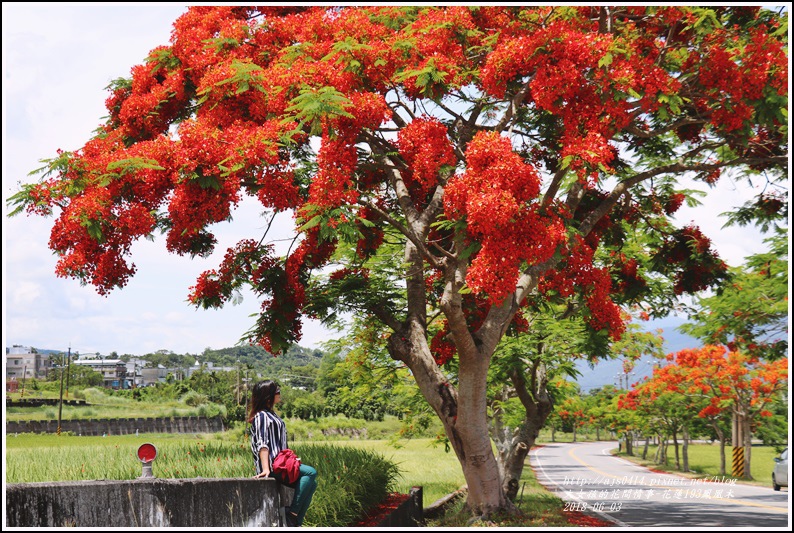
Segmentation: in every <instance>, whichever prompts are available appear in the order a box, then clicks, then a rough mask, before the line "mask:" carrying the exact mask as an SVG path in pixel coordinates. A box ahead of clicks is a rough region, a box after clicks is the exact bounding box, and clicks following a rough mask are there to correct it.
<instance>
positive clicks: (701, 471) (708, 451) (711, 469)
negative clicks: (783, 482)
mask: <svg viewBox="0 0 794 533" xmlns="http://www.w3.org/2000/svg"><path fill="white" fill-rule="evenodd" d="M657 448H658V447H657V446H648V455H647V457H648V459H653V457H654V454H655V453H656V449H657ZM642 450H643V446H637V447H636V448H635V449H634V456H633V457H632V456H628V455H626V454H624V453H621V454H619V455H620V456H621V457H623V458H625V459H628V460H630V461H632V462H634V463H637V464H640V465H642V466H647V467H648V468H653V469H655V470H661V471H664V472H673V473H676V474H685V475H687V476H692V477H696V478H701V477H711V476H720V475H721V474H720V447H719V444H690V445H689V453H688V455H689V470H690V472H688V473H683V472H681V471H679V470H676V469H675V449H674V448H673V446H672V444H671V445H670V446H669V447H668V449H667V464H666V465H659V464H656V463H655V462H653V461H652V460H643V459H642ZM781 451H782V448H775V447H773V446H753V448H752V455H751V461H750V474H751V475H752V477H753V479H752V480H744V479H743V480H741V482H742V483H749V484H751V485H758V486H764V487H767V486H771V485H772V468H773V467H774V466H775V457H777V456H778V455H780V452H781ZM732 454H733V448H732V447H731V446H726V447H725V472H726V474H725V475H726V476H728V477H732V476H731V472H732V464H733V463H732V457H733V455H732ZM679 457H680V461H681V465H683V461H684V458H683V452H682V451H681V447H680V446H679Z"/></svg>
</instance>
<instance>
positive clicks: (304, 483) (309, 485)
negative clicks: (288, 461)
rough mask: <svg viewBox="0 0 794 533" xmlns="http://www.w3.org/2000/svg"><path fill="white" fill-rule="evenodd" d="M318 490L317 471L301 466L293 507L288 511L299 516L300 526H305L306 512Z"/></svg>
mask: <svg viewBox="0 0 794 533" xmlns="http://www.w3.org/2000/svg"><path fill="white" fill-rule="evenodd" d="M316 488H317V470H315V469H314V468H312V467H311V466H309V465H301V477H300V478H298V484H297V485H296V486H295V496H293V498H292V505H290V506H289V509H287V512H288V513H295V514H296V515H298V518H297V522H298V525H299V526H300V525H303V517H304V516H306V510H307V509H308V508H309V504H310V503H312V497H314V491H315V489H316Z"/></svg>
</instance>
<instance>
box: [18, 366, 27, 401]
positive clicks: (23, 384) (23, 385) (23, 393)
mask: <svg viewBox="0 0 794 533" xmlns="http://www.w3.org/2000/svg"><path fill="white" fill-rule="evenodd" d="M27 373H28V365H25V366H23V367H22V394H20V395H19V399H20V400H21V399H22V398H24V397H25V376H27Z"/></svg>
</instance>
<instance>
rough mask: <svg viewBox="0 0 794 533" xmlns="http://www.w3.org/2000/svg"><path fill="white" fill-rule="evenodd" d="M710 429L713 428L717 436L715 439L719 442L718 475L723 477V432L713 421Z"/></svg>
mask: <svg viewBox="0 0 794 533" xmlns="http://www.w3.org/2000/svg"><path fill="white" fill-rule="evenodd" d="M711 427H713V428H714V432H715V433H716V434H717V438H718V439H719V441H720V475H721V476H724V475H725V444H726V442H725V440H726V438H725V432H724V431H722V429H721V428H720V426H719V423H718V422H717V421H716V420H714V421H712V423H711Z"/></svg>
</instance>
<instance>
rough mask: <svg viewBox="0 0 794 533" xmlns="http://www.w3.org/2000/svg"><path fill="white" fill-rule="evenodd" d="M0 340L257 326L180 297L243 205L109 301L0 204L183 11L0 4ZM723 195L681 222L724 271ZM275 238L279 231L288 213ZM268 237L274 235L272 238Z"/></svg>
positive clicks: (235, 234)
mask: <svg viewBox="0 0 794 533" xmlns="http://www.w3.org/2000/svg"><path fill="white" fill-rule="evenodd" d="M2 9H3V155H4V157H3V180H2V181H3V213H4V216H3V341H4V343H5V345H6V346H11V345H13V344H19V345H23V346H35V347H38V348H42V349H62V350H66V348H68V347H71V349H72V351H73V352H75V351H79V352H81V353H90V352H97V351H98V352H100V353H103V354H108V353H110V352H111V351H116V352H118V353H119V354H125V353H129V354H144V353H148V352H152V351H155V350H159V349H166V350H171V351H174V352H177V353H194V354H196V353H201V352H202V351H203V350H204V349H205V348H208V347H209V348H216V349H217V348H224V347H228V346H232V345H234V344H236V343H237V341H238V339H239V338H240V337H241V335H242V334H243V333H244V332H245V331H247V330H248V328H249V327H250V326H251V325H252V324H253V320H254V319H253V318H251V317H250V316H249V315H251V314H252V313H256V312H257V311H258V309H259V303H258V302H256V301H255V299H254V298H253V296H252V295H251V294H250V293H244V295H243V296H244V299H243V302H242V304H240V305H238V306H232V305H229V306H227V307H226V308H224V309H222V310H219V311H204V310H196V309H195V308H193V307H191V306H190V305H188V304H187V303H186V301H185V299H186V297H187V294H188V290H189V287H190V286H191V285H193V284H194V283H195V279H196V277H197V276H198V274H200V273H201V272H203V271H204V270H207V269H210V268H215V267H216V266H217V265H218V263H219V262H220V258H221V257H222V255H223V253H224V252H225V250H226V248H227V246H230V245H232V244H234V243H236V242H237V241H238V240H239V239H241V238H250V237H251V236H261V234H262V233H263V228H264V226H265V224H266V221H265V219H263V218H261V217H260V216H259V211H260V210H259V208H258V207H257V206H256V204H255V203H254V202H244V203H243V205H242V206H241V208H240V209H239V210H238V211H236V212H235V213H234V214H233V216H234V221H233V223H231V224H223V225H220V226H218V227H216V228H215V229H216V235H217V237H218V239H219V245H218V247H217V251H216V253H215V254H213V256H211V257H210V258H208V259H205V260H192V261H191V260H190V259H189V258H186V257H178V256H175V255H171V254H168V253H167V252H166V251H165V244H164V239H163V238H160V237H158V239H157V240H156V241H155V242H154V243H151V242H148V241H142V242H139V243H137V244H136V245H135V246H134V247H133V256H132V260H133V262H134V263H135V264H136V266H137V268H138V273H137V274H136V276H135V277H133V279H132V280H131V281H130V282H129V284H128V285H127V286H126V287H125V288H124V289H122V290H117V291H115V292H113V293H112V294H110V295H109V296H107V297H103V296H100V295H98V294H97V293H96V292H95V291H94V290H93V289H92V288H91V287H81V286H80V284H79V283H78V282H77V281H76V280H72V279H63V278H58V277H56V276H55V274H54V267H55V263H56V259H55V257H54V256H53V254H52V252H51V251H50V250H49V249H48V248H47V241H48V239H49V230H50V227H51V224H52V219H42V218H39V217H35V218H33V217H27V216H26V215H24V214H23V215H19V216H17V217H14V218H10V219H9V218H8V217H7V216H5V215H6V212H7V209H6V203H5V199H6V198H8V196H10V195H11V194H13V193H14V192H16V191H17V190H18V186H19V183H21V182H27V181H30V180H32V179H33V178H30V177H28V176H27V174H28V173H29V172H30V171H32V170H34V169H36V168H39V167H40V166H42V165H41V164H40V163H39V160H41V159H45V158H50V157H53V156H54V155H55V153H56V150H57V149H59V148H60V149H63V150H76V149H79V148H80V147H81V146H82V145H83V144H84V142H85V141H86V140H88V139H89V137H90V136H91V134H92V132H93V130H94V129H96V127H97V126H98V125H99V124H100V123H101V122H102V117H103V116H105V114H106V112H105V108H104V101H105V98H106V97H107V92H106V91H105V87H106V86H107V85H108V83H109V82H110V81H111V80H112V79H114V78H118V77H127V76H129V73H130V69H131V67H132V66H133V65H136V64H138V63H141V62H142V61H143V58H144V57H145V56H146V55H147V53H148V52H149V51H150V50H151V49H152V48H154V47H155V46H158V45H161V44H168V40H169V37H170V32H171V24H172V23H173V21H174V20H175V19H176V17H177V16H179V14H181V13H182V12H184V9H185V8H184V6H182V5H180V4H168V3H166V4H158V3H150V4H137V5H136V4H115V5H110V4H61V3H59V4H32V3H30V4H29V3H3V6H2ZM720 185H721V187H720V191H719V192H717V193H716V194H711V193H710V195H709V197H708V199H707V200H706V204H705V205H704V206H702V207H699V208H697V209H696V210H691V209H682V211H681V212H679V216H678V221H679V222H680V224H681V225H684V224H686V223H688V222H690V220H694V219H696V220H697V223H698V224H699V225H700V226H701V228H702V229H703V230H704V232H705V233H706V234H707V235H709V236H710V237H711V238H712V240H713V242H714V243H715V246H716V247H717V249H718V250H719V252H720V254H721V256H722V257H723V258H724V259H725V260H726V261H727V262H728V263H729V264H731V265H737V264H740V263H741V262H742V260H743V258H744V257H746V256H747V255H749V254H752V253H757V252H759V251H761V250H762V249H763V245H762V242H761V241H762V237H761V236H760V234H759V233H758V232H757V231H756V230H754V229H752V228H749V229H748V228H745V229H741V228H732V229H721V226H722V224H723V223H724V220H722V219H720V218H719V217H718V216H717V214H718V213H720V212H722V211H727V210H728V209H730V208H731V207H732V206H736V205H739V204H741V203H743V201H744V200H745V199H747V198H748V197H749V196H750V195H752V194H753V193H754V192H755V191H752V190H749V189H747V187H746V186H745V185H739V184H733V185H732V184H731V183H730V180H727V179H723V180H722V181H721V183H720ZM278 229H279V230H280V232H279V231H277V232H276V234H275V235H274V236H275V237H279V236H282V234H283V236H286V232H288V231H289V230H290V229H291V221H290V220H289V218H286V219H284V220H283V224H282V225H281V226H280V227H279V228H278ZM272 233H273V232H271V234H272ZM331 335H333V334H332V333H330V332H327V331H325V330H324V329H322V328H321V327H319V326H318V325H317V324H314V323H306V324H304V337H303V340H302V341H301V343H300V344H301V345H302V346H306V347H319V343H321V342H322V341H324V340H327V339H329V338H330V336H331Z"/></svg>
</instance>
